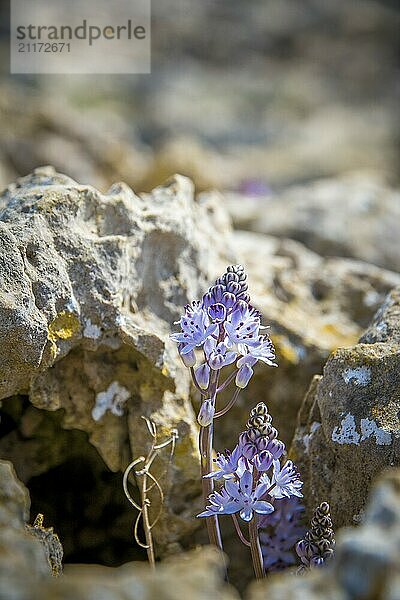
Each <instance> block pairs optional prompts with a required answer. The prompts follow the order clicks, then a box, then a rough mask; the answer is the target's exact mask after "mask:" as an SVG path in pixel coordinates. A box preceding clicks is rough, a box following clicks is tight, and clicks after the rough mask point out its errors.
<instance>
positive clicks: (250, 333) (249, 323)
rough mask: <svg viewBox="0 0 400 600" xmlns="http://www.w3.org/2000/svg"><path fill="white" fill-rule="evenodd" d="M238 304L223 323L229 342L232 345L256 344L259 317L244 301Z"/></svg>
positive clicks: (257, 342) (257, 341)
mask: <svg viewBox="0 0 400 600" xmlns="http://www.w3.org/2000/svg"><path fill="white" fill-rule="evenodd" d="M238 305H239V306H238V308H235V310H234V311H233V312H232V314H231V315H230V317H229V320H228V321H226V322H225V323H224V327H225V331H226V333H227V335H228V338H229V342H230V343H231V344H232V345H238V344H246V345H247V346H257V345H258V344H259V340H258V332H259V329H260V317H259V316H258V314H257V313H255V312H254V311H253V310H252V309H251V308H249V305H248V304H246V303H245V302H240V303H238Z"/></svg>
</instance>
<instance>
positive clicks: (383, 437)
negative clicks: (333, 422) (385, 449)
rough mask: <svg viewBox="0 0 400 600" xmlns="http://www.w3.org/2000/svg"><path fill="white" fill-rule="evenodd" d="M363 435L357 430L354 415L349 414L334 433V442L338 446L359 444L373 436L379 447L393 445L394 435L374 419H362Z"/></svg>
mask: <svg viewBox="0 0 400 600" xmlns="http://www.w3.org/2000/svg"><path fill="white" fill-rule="evenodd" d="M360 426H361V434H360V433H358V431H357V428H356V421H355V418H354V416H353V415H352V414H350V413H348V414H347V415H346V416H345V417H344V418H343V419H342V422H341V424H340V426H337V427H335V429H334V430H333V432H332V441H333V442H337V443H338V444H357V445H358V444H359V443H360V442H364V441H365V440H367V439H368V438H370V437H371V436H374V437H375V441H376V443H377V444H378V445H379V446H388V445H389V444H391V443H392V434H391V433H390V431H387V430H386V429H382V427H379V426H378V425H377V423H376V421H374V420H373V419H361V422H360Z"/></svg>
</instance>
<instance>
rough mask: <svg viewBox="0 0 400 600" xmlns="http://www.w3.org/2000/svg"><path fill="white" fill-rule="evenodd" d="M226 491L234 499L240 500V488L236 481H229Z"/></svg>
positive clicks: (226, 484) (226, 483)
mask: <svg viewBox="0 0 400 600" xmlns="http://www.w3.org/2000/svg"><path fill="white" fill-rule="evenodd" d="M225 489H226V491H227V492H228V494H230V496H232V498H236V499H237V500H238V499H239V498H240V492H239V486H238V484H237V483H236V482H235V481H232V480H231V479H228V480H227V481H226V482H225Z"/></svg>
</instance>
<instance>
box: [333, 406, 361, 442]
mask: <svg viewBox="0 0 400 600" xmlns="http://www.w3.org/2000/svg"><path fill="white" fill-rule="evenodd" d="M332 441H333V442H337V443H338V444H359V443H360V434H359V433H358V432H357V430H356V421H355V418H354V417H353V415H352V414H350V413H348V414H347V415H346V416H345V417H344V419H342V422H341V424H340V426H337V427H335V429H334V430H333V432H332Z"/></svg>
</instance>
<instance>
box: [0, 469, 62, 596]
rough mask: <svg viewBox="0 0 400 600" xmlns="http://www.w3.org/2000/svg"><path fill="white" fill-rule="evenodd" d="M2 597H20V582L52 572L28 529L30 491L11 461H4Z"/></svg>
mask: <svg viewBox="0 0 400 600" xmlns="http://www.w3.org/2000/svg"><path fill="white" fill-rule="evenodd" d="M0 481H1V485H0V555H1V561H0V598H1V599H2V600H3V598H4V599H6V598H10V599H11V598H14V597H16V598H18V588H19V585H23V580H24V578H25V579H26V582H32V583H34V582H37V581H42V580H43V579H44V578H45V577H46V575H49V574H50V567H49V565H48V564H47V560H46V556H45V553H44V551H43V548H42V546H41V544H40V542H39V541H38V540H35V539H33V538H32V537H31V536H30V535H29V534H28V533H26V531H25V522H26V519H27V518H28V514H29V504H30V501H29V494H28V491H27V490H26V488H25V487H24V486H23V484H22V483H21V482H20V481H18V479H17V477H16V475H15V471H14V469H13V467H12V465H11V463H9V462H6V461H3V460H0Z"/></svg>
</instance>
